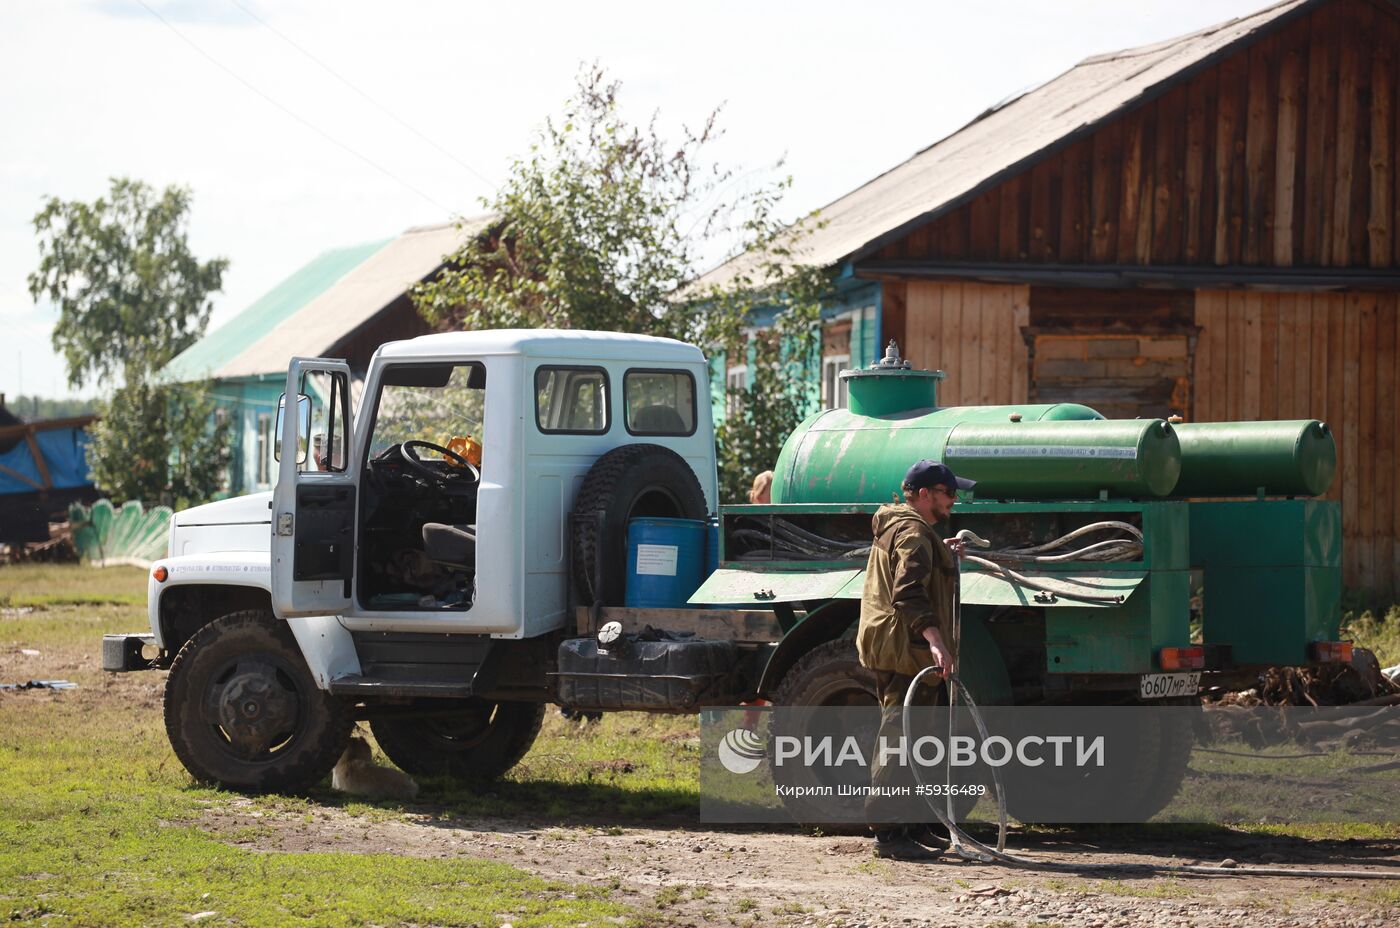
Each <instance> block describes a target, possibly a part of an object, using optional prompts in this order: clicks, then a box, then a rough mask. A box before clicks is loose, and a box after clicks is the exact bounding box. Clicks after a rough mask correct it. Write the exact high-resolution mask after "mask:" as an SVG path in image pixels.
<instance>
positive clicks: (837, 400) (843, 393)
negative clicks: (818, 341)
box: [821, 353, 851, 409]
mask: <svg viewBox="0 0 1400 928" xmlns="http://www.w3.org/2000/svg"><path fill="white" fill-rule="evenodd" d="M850 366H851V356H850V354H849V353H847V354H832V355H826V356H824V357H823V358H822V389H821V392H822V394H823V396H822V398H821V403H822V408H823V409H849V408H850V402H849V399H848V397H849V395H850V394H849V391H848V390H847V389H846V387H845V381H843V380H842V379H841V371H842V370H848V369H849V368H850ZM829 367H835V368H836V370H835V371H834V372H833V373H832V375H831V394H830V395H825V394H826V385H827V379H826V372H827V369H828V368H829Z"/></svg>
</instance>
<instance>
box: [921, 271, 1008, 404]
mask: <svg viewBox="0 0 1400 928" xmlns="http://www.w3.org/2000/svg"><path fill="white" fill-rule="evenodd" d="M904 309H905V315H904V341H903V342H901V345H900V347H901V350H902V351H903V354H904V357H906V358H908V359H909V360H910V361H912V362H913V364H914V366H915V367H922V368H928V369H930V370H934V369H938V370H942V371H944V372H945V373H946V374H947V375H948V378H947V379H946V380H944V381H943V382H942V383H941V384H940V385H939V388H938V390H939V392H938V404H939V405H940V406H986V405H997V404H1005V403H1023V402H1025V400H1026V343H1025V340H1024V338H1023V337H1022V335H1021V328H1022V326H1024V325H1026V324H1027V322H1029V320H1030V288H1029V287H1026V286H1017V285H1002V284H972V283H944V282H940V281H911V282H910V283H909V285H908V289H907V291H906V295H905V302H904Z"/></svg>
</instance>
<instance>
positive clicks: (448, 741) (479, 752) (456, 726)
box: [369, 698, 545, 783]
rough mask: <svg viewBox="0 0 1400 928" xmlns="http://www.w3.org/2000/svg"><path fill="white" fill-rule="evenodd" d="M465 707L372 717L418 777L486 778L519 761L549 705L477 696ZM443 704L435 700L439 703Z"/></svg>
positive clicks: (377, 734)
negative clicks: (428, 712) (400, 716)
mask: <svg viewBox="0 0 1400 928" xmlns="http://www.w3.org/2000/svg"><path fill="white" fill-rule="evenodd" d="M463 703H464V704H463V705H462V706H461V708H460V711H456V710H454V711H451V712H443V713H437V712H434V713H433V714H432V715H428V716H424V717H422V718H412V717H410V718H392V717H382V718H377V719H372V720H371V721H370V723H369V727H370V730H371V731H373V732H374V740H376V741H378V742H379V747H380V748H382V749H383V751H384V754H385V756H386V757H388V758H389V759H390V760H391V761H393V762H394V763H395V764H397V765H398V766H399V767H400V768H401V769H403V770H405V771H407V772H408V773H411V774H413V775H415V776H447V777H452V778H453V779H458V780H466V781H468V782H475V783H483V782H489V781H491V780H495V779H497V778H499V777H500V776H501V775H502V774H504V773H505V772H506V771H507V770H509V769H510V768H512V767H514V766H515V765H516V764H517V763H519V761H520V759H521V758H522V757H524V756H525V752H526V751H528V750H530V746H531V745H532V744H534V743H535V737H536V736H537V735H538V734H539V733H540V725H541V724H543V722H544V710H545V707H544V704H543V703H533V702H493V701H491V700H488V699H479V698H472V699H468V700H464V701H463ZM436 704H438V703H437V701H434V705H436Z"/></svg>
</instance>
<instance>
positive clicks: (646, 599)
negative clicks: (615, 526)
mask: <svg viewBox="0 0 1400 928" xmlns="http://www.w3.org/2000/svg"><path fill="white" fill-rule="evenodd" d="M705 536H706V531H705V523H704V522H703V521H701V520H699V519H652V518H646V519H632V520H631V521H630V522H628V523H627V595H626V597H625V598H624V603H625V605H628V606H635V607H644V608H646V607H650V608H666V607H676V606H684V605H685V601H686V600H687V599H689V598H690V595H691V594H692V593H694V592H695V591H696V590H697V589H699V587H700V581H701V579H703V575H704V570H705V555H706V549H707V547H708V545H707V544H706V538H705Z"/></svg>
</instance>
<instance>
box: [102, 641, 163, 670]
mask: <svg viewBox="0 0 1400 928" xmlns="http://www.w3.org/2000/svg"><path fill="white" fill-rule="evenodd" d="M147 648H150V649H151V650H152V651H155V650H156V648H157V645H156V636H155V635H152V634H151V633H150V632H134V633H131V634H125V635H103V636H102V669H103V670H106V671H108V672H110V673H127V672H129V671H132V670H152V669H154V668H155V667H157V666H158V662H159V655H158V654H154V655H152V656H149V657H148V656H147V651H146V649H147Z"/></svg>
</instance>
